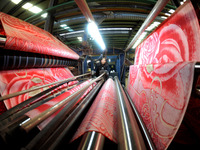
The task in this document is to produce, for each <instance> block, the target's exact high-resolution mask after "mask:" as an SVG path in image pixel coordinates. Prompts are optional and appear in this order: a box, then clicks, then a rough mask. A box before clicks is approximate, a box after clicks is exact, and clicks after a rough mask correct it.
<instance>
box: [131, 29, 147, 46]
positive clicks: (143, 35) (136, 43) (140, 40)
mask: <svg viewBox="0 0 200 150" xmlns="http://www.w3.org/2000/svg"><path fill="white" fill-rule="evenodd" d="M146 35H147V32H143V33H142V34H141V35H140V37H139V38H138V40H137V41H136V42H135V44H134V45H133V47H132V48H133V49H135V48H136V47H137V46H138V45H139V44H140V43H141V42H142V40H143V39H144V38H145V36H146Z"/></svg>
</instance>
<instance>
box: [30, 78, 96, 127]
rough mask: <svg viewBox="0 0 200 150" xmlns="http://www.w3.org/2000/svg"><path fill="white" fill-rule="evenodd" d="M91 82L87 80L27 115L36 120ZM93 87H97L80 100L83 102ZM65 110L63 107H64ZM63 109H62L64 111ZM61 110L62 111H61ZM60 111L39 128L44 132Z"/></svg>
mask: <svg viewBox="0 0 200 150" xmlns="http://www.w3.org/2000/svg"><path fill="white" fill-rule="evenodd" d="M90 82H91V80H87V81H85V82H84V83H82V84H80V85H78V86H76V87H74V88H73V89H71V90H68V91H66V92H64V93H63V94H61V95H59V96H57V97H55V98H53V99H52V100H50V101H48V102H46V103H44V104H42V105H40V106H39V107H37V108H35V109H33V110H31V111H29V112H27V113H26V115H27V116H28V117H29V118H34V117H36V116H38V115H39V114H40V113H42V112H43V111H45V110H47V109H49V108H51V107H53V106H54V105H56V104H57V103H58V102H60V101H62V100H63V99H65V98H67V97H68V96H70V95H71V94H73V93H74V92H76V91H78V90H79V89H81V88H82V87H84V86H85V85H87V84H88V83H90ZM93 86H95V84H93V85H91V86H90V87H89V88H88V89H87V90H86V91H85V92H84V94H83V95H82V96H81V98H80V99H79V100H78V101H80V100H82V99H83V98H84V97H85V96H86V95H87V94H88V93H89V92H90V90H91V89H92V88H93ZM62 108H63V107H62ZM62 108H61V109H62ZM61 109H60V110H61ZM60 110H59V111H57V112H56V113H54V114H53V115H51V116H50V117H48V118H47V119H46V120H44V121H43V122H42V123H41V124H39V125H38V128H39V129H40V130H42V129H43V128H44V127H45V126H46V125H47V124H48V123H49V122H50V121H51V120H52V119H53V118H54V117H55V116H56V114H58V113H59V112H60Z"/></svg>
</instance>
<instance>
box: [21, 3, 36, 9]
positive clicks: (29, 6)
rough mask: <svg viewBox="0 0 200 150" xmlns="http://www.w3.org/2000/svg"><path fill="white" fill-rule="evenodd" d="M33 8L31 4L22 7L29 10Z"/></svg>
mask: <svg viewBox="0 0 200 150" xmlns="http://www.w3.org/2000/svg"><path fill="white" fill-rule="evenodd" d="M32 6H33V4H31V3H26V4H24V5H23V6H22V8H24V9H29V8H31V7H32Z"/></svg>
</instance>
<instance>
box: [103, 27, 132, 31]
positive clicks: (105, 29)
mask: <svg viewBox="0 0 200 150" xmlns="http://www.w3.org/2000/svg"><path fill="white" fill-rule="evenodd" d="M108 30H132V28H101V29H99V31H108Z"/></svg>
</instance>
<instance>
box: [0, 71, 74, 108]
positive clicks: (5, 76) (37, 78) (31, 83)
mask: <svg viewBox="0 0 200 150" xmlns="http://www.w3.org/2000/svg"><path fill="white" fill-rule="evenodd" d="M71 77H73V74H72V73H71V72H70V70H69V69H67V68H44V69H24V70H10V71H1V72H0V93H1V95H2V96H4V95H8V94H11V93H15V92H19V91H22V90H27V89H30V88H33V87H35V86H41V85H44V84H49V83H52V82H55V81H59V80H63V79H67V78H71ZM70 84H73V83H70ZM66 85H67V84H65V85H64V86H66ZM47 88H48V87H46V88H42V89H39V90H36V91H33V92H29V93H26V94H23V95H19V96H16V97H13V98H10V99H8V100H5V101H4V103H5V105H6V107H7V109H10V108H12V107H14V106H16V105H17V104H19V103H21V102H23V101H25V100H27V99H28V98H30V97H32V96H34V95H35V94H37V93H39V92H41V91H44V90H46V89H47Z"/></svg>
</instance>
